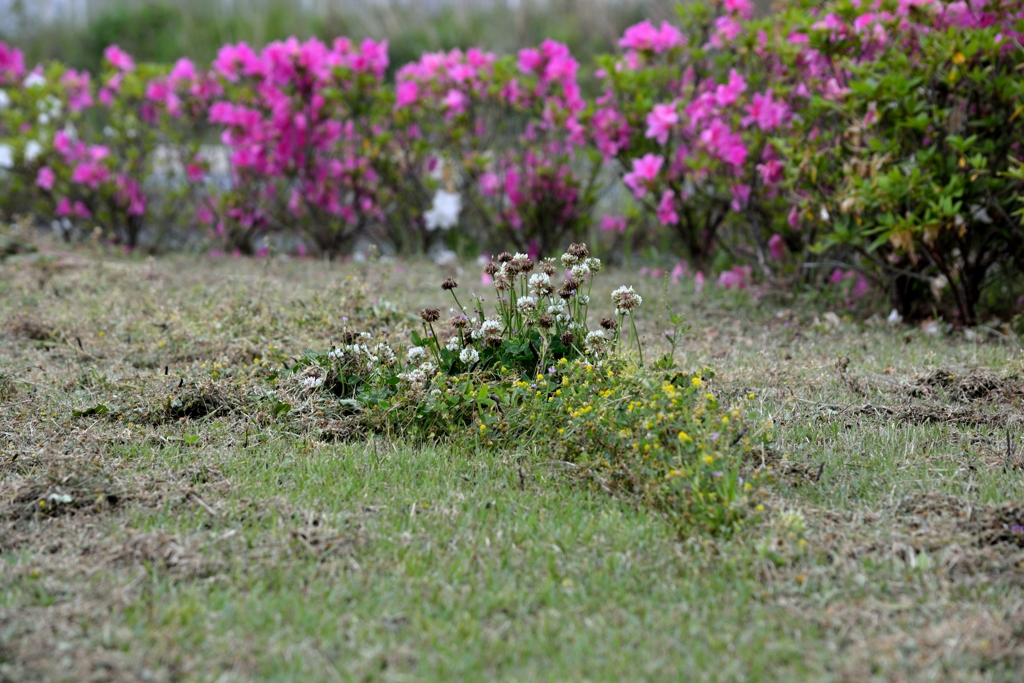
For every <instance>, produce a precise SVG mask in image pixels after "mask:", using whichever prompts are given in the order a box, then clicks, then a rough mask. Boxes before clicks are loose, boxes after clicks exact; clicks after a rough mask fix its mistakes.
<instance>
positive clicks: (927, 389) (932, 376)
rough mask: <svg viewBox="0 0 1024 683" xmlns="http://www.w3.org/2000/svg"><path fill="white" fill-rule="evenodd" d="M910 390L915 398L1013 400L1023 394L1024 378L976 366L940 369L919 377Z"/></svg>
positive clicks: (970, 400) (966, 401)
mask: <svg viewBox="0 0 1024 683" xmlns="http://www.w3.org/2000/svg"><path fill="white" fill-rule="evenodd" d="M908 393H909V394H910V395H911V396H914V397H927V398H944V399H946V400H951V401H957V402H960V403H970V402H973V401H995V402H1011V403H1012V402H1013V400H1014V399H1019V398H1021V397H1024V379H1021V377H1019V376H1017V375H1016V374H1009V375H1000V374H997V373H995V372H992V371H991V370H986V369H984V368H976V369H972V370H966V371H958V370H950V369H946V368H941V369H938V370H934V371H932V372H930V373H928V374H926V375H922V376H919V377H917V378H916V379H915V380H914V381H913V382H912V383H911V385H910V389H909V391H908Z"/></svg>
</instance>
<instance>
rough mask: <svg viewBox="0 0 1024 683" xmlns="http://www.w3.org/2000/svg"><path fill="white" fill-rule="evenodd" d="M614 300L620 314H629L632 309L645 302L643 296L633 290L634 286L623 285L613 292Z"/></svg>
mask: <svg viewBox="0 0 1024 683" xmlns="http://www.w3.org/2000/svg"><path fill="white" fill-rule="evenodd" d="M612 302H613V303H614V304H615V312H616V313H617V314H618V315H623V314H626V315H628V314H629V312H630V311H631V310H633V309H634V308H636V307H637V306H639V305H640V304H642V303H643V302H644V300H643V298H642V297H641V296H640V295H639V294H637V293H636V292H634V291H633V288H632V287H626V286H622V287H619V288H618V289H616V290H615V291H614V292H612Z"/></svg>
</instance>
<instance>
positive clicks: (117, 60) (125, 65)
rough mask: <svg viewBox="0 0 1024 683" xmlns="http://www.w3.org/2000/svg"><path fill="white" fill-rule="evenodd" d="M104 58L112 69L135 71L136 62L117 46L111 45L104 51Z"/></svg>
mask: <svg viewBox="0 0 1024 683" xmlns="http://www.w3.org/2000/svg"><path fill="white" fill-rule="evenodd" d="M103 57H104V58H106V60H107V61H108V62H109V63H110V65H111V66H112V67H114V68H115V69H117V70H118V71H134V70H135V60H133V59H132V58H131V56H130V55H129V54H128V53H127V52H125V51H123V50H122V49H121V48H119V47H118V46H117V45H111V46H110V47H108V48H107V49H106V50H104V51H103Z"/></svg>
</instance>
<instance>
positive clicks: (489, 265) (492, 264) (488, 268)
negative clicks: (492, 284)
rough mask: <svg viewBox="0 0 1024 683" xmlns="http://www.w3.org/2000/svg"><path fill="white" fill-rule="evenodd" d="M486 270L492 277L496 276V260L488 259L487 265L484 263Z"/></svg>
mask: <svg viewBox="0 0 1024 683" xmlns="http://www.w3.org/2000/svg"><path fill="white" fill-rule="evenodd" d="M484 272H485V273H487V274H488V275H490V276H491V277H494V275H495V274H496V273H497V272H498V264H497V263H495V262H494V261H488V262H487V263H486V265H484Z"/></svg>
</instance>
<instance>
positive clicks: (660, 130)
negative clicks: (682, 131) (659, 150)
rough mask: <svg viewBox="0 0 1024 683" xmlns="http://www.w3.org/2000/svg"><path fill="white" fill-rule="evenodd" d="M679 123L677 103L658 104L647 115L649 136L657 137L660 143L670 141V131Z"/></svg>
mask: <svg viewBox="0 0 1024 683" xmlns="http://www.w3.org/2000/svg"><path fill="white" fill-rule="evenodd" d="M677 123H679V114H678V113H676V105H675V104H674V103H673V104H656V105H654V109H653V110H651V113H649V114H648V115H647V134H646V137H648V138H655V139H656V140H657V141H658V144H660V145H664V144H665V143H666V142H668V136H669V133H670V132H671V131H672V127H673V126H674V125H676V124H677Z"/></svg>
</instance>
